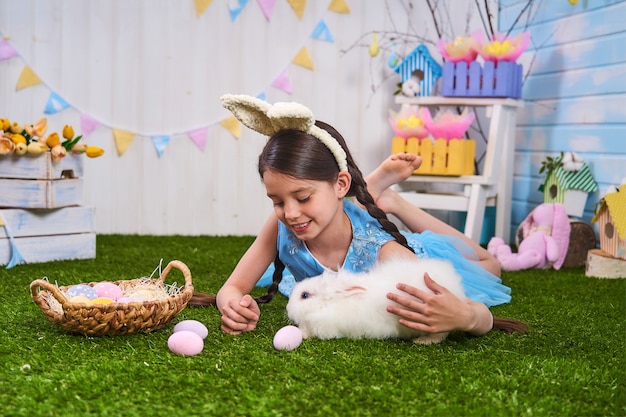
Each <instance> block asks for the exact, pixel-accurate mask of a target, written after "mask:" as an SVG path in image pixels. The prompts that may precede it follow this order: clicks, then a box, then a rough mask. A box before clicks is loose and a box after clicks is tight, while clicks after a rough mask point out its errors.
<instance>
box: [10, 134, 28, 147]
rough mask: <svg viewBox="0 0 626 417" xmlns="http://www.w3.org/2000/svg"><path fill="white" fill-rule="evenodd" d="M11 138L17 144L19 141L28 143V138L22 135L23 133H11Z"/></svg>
mask: <svg viewBox="0 0 626 417" xmlns="http://www.w3.org/2000/svg"><path fill="white" fill-rule="evenodd" d="M11 140H12V141H13V143H15V144H16V145H17V144H18V143H26V138H25V137H24V136H22V135H19V134H17V133H16V134H14V135H11Z"/></svg>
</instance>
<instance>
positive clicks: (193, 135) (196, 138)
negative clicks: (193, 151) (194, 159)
mask: <svg viewBox="0 0 626 417" xmlns="http://www.w3.org/2000/svg"><path fill="white" fill-rule="evenodd" d="M208 130H209V129H208V128H206V127H201V128H200V129H195V130H191V131H189V132H187V136H189V139H191V140H192V141H193V143H195V144H196V146H197V147H198V149H200V150H201V151H202V152H204V148H206V139H207V132H208Z"/></svg>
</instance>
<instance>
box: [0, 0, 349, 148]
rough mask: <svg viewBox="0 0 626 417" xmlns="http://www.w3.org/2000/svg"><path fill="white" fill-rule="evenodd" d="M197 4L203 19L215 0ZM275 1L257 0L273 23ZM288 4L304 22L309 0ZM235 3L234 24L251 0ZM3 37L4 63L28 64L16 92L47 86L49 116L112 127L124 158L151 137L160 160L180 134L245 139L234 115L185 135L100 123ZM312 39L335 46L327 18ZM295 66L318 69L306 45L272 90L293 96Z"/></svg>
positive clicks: (336, 7) (339, 1) (334, 0)
mask: <svg viewBox="0 0 626 417" xmlns="http://www.w3.org/2000/svg"><path fill="white" fill-rule="evenodd" d="M193 1H194V4H195V9H196V15H197V17H200V16H201V15H202V14H203V13H205V11H206V10H207V8H208V7H209V6H210V4H211V3H212V1H213V0H193ZM275 1H276V0H257V3H258V4H259V6H260V9H261V11H262V13H263V15H264V16H265V18H266V19H267V20H268V21H270V20H271V16H272V11H273V9H274V6H275ZM287 2H288V3H289V5H290V6H291V8H292V9H293V10H294V12H295V13H296V15H297V16H298V19H300V20H301V19H302V16H303V14H304V9H305V7H306V0H287ZM232 4H233V3H231V4H229V6H228V11H229V13H230V17H231V21H233V22H234V21H235V20H236V19H237V16H239V14H241V12H242V11H243V9H244V8H245V7H246V6H247V5H248V0H237V1H236V6H233V5H232ZM327 10H328V11H331V12H335V13H350V9H349V7H348V5H347V4H346V1H345V0H331V2H330V5H329V6H328V9H327ZM0 38H1V39H0V61H3V60H7V59H12V58H20V59H22V61H24V68H23V69H22V71H21V73H20V76H19V78H18V80H17V84H16V88H15V90H16V91H20V90H22V89H25V88H30V87H34V86H36V85H44V86H45V87H46V88H47V89H48V90H50V94H49V96H48V100H47V102H46V104H45V107H44V113H45V114H48V115H52V114H56V113H59V112H61V111H63V110H65V109H67V108H74V109H75V110H76V111H78V112H79V114H80V123H81V132H82V134H83V136H85V137H86V136H88V135H89V134H91V133H92V132H93V131H94V130H96V129H98V128H99V127H101V126H103V127H107V128H109V129H110V130H111V131H112V134H113V139H114V141H115V146H116V148H117V154H118V156H122V155H123V154H124V153H125V152H126V150H127V149H128V147H129V146H130V145H131V143H132V142H133V140H134V139H135V138H136V137H137V136H141V137H149V138H150V139H151V140H152V144H153V146H154V148H155V150H156V152H157V155H158V157H159V158H160V157H161V156H162V155H163V153H164V152H165V150H166V149H167V147H168V145H169V143H170V141H171V139H172V137H173V136H178V135H186V136H187V137H188V138H189V139H191V140H192V141H193V143H194V144H195V145H196V146H197V147H198V148H199V149H200V150H201V151H204V149H205V147H206V141H207V137H208V130H209V128H211V127H212V126H215V125H216V124H219V125H220V126H222V127H223V128H224V129H226V130H227V131H228V132H229V133H230V134H231V135H232V136H233V137H234V138H235V139H239V137H240V136H241V125H240V122H239V121H238V120H237V119H236V118H235V117H234V116H229V117H228V118H226V119H223V120H220V121H219V122H212V123H209V124H207V125H204V126H200V127H196V128H193V129H191V130H188V131H184V132H170V133H161V134H145V133H141V132H131V131H128V130H124V129H118V128H116V127H114V126H112V125H111V124H106V123H104V122H102V121H100V120H98V119H97V118H96V117H94V116H92V115H90V114H88V113H87V112H84V111H81V110H80V109H78V108H76V106H73V105H72V104H71V103H69V102H67V101H66V100H65V99H64V98H63V97H62V96H61V95H60V94H58V93H57V92H56V91H54V89H53V88H52V87H51V86H49V85H48V84H47V83H45V82H44V81H43V80H41V78H40V77H39V76H38V75H37V73H36V72H35V71H34V70H33V69H32V68H31V67H30V66H28V65H27V64H26V62H25V60H24V59H23V57H22V56H21V55H20V54H19V52H18V51H17V50H16V49H15V48H14V47H13V46H12V45H11V43H10V42H9V38H8V37H5V36H3V35H2V33H0ZM310 38H311V39H313V40H319V41H326V42H331V43H332V42H334V41H335V40H334V38H333V36H332V34H331V32H330V30H329V28H328V26H327V25H326V22H325V21H324V18H323V16H322V18H321V19H320V20H319V21H318V23H317V24H316V25H315V27H314V29H313V31H312V32H311V35H310ZM291 64H293V65H298V66H300V67H304V68H306V69H309V70H311V71H313V70H314V64H313V59H312V57H311V55H310V54H309V52H308V49H307V48H306V45H305V46H302V47H301V48H300V49H299V51H298V53H297V54H296V55H295V56H294V57H293V58H292V60H291V61H290V63H289V64H287V65H286V66H285V67H284V69H282V70H281V71H280V72H279V74H278V75H277V76H276V77H275V78H274V79H273V80H272V81H271V82H270V83H269V85H268V87H272V88H276V89H279V90H282V91H284V92H286V93H288V94H291V93H292V86H291V82H290V79H289V70H288V67H289V65H291ZM265 96H266V94H265V89H264V90H263V91H262V92H261V93H259V94H257V97H258V98H260V99H263V100H265V99H266V98H265Z"/></svg>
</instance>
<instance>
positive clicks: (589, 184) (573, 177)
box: [554, 164, 598, 193]
mask: <svg viewBox="0 0 626 417" xmlns="http://www.w3.org/2000/svg"><path fill="white" fill-rule="evenodd" d="M554 173H555V175H556V177H557V179H558V180H559V183H560V184H561V188H562V189H563V190H581V191H586V192H588V193H591V192H593V191H596V190H597V189H598V184H596V181H595V180H594V179H593V176H592V175H591V171H590V170H589V166H588V165H587V164H583V167H582V168H581V169H580V170H579V171H566V170H564V169H563V167H558V168H557V169H555V170H554Z"/></svg>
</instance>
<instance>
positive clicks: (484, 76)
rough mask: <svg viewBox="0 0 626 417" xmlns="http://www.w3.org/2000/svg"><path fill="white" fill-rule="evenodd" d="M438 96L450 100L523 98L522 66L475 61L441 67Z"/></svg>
mask: <svg viewBox="0 0 626 417" xmlns="http://www.w3.org/2000/svg"><path fill="white" fill-rule="evenodd" d="M441 95H442V96H449V97H512V98H521V97H522V65H521V64H516V63H515V62H506V61H501V62H498V63H497V65H496V64H494V62H492V61H486V62H485V63H484V64H483V66H481V65H480V63H478V62H476V61H474V62H472V63H470V65H469V66H468V65H467V64H466V63H465V62H459V63H456V64H455V63H453V62H446V63H445V64H443V70H442V75H441Z"/></svg>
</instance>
